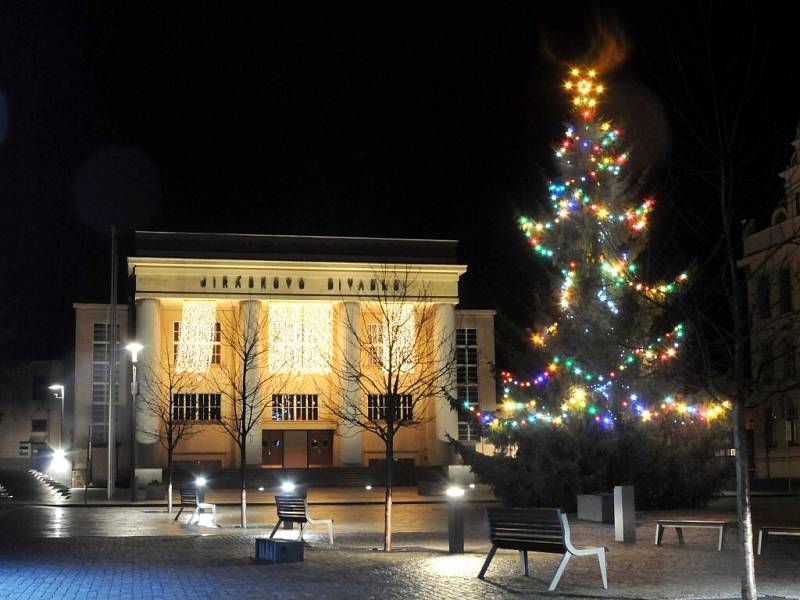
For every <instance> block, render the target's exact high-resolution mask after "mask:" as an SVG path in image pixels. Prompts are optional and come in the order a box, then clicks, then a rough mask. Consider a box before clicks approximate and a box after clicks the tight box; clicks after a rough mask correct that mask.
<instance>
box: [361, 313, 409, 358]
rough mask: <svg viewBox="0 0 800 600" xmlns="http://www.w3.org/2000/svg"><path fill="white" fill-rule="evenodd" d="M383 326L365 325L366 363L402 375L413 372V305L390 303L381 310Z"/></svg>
mask: <svg viewBox="0 0 800 600" xmlns="http://www.w3.org/2000/svg"><path fill="white" fill-rule="evenodd" d="M381 310H382V313H383V314H382V316H383V318H384V319H385V321H384V322H382V323H371V324H369V325H368V326H367V348H366V349H367V352H368V354H369V364H370V366H373V367H383V368H384V369H389V368H390V367H391V369H392V370H393V371H395V370H399V371H400V372H401V373H409V372H411V371H413V370H414V363H415V362H416V360H415V357H414V338H415V336H416V315H415V313H414V305H413V304H389V305H386V306H383V307H381Z"/></svg>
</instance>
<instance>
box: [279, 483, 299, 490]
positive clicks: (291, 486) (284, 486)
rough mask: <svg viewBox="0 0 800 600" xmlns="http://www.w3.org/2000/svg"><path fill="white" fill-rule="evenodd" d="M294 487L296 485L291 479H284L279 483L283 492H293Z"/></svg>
mask: <svg viewBox="0 0 800 600" xmlns="http://www.w3.org/2000/svg"><path fill="white" fill-rule="evenodd" d="M295 487H297V486H296V485H295V484H293V483H292V482H291V481H284V482H283V483H282V484H281V491H283V492H293V491H294V489H295Z"/></svg>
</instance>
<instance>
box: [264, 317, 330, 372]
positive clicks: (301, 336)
mask: <svg viewBox="0 0 800 600" xmlns="http://www.w3.org/2000/svg"><path fill="white" fill-rule="evenodd" d="M268 320H269V336H270V346H269V370H270V372H272V373H308V374H323V373H328V372H330V360H331V350H332V347H333V305H332V304H327V303H326V304H322V303H320V304H311V303H309V304H301V303H286V302H273V303H270V305H269V319H268Z"/></svg>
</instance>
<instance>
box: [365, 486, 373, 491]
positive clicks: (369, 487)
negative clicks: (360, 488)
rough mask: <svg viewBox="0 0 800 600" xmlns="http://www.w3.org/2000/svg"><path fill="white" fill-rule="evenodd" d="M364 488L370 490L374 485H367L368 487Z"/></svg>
mask: <svg viewBox="0 0 800 600" xmlns="http://www.w3.org/2000/svg"><path fill="white" fill-rule="evenodd" d="M364 489H365V490H367V491H369V490H371V489H372V486H371V485H368V486H367V487H365V488H364Z"/></svg>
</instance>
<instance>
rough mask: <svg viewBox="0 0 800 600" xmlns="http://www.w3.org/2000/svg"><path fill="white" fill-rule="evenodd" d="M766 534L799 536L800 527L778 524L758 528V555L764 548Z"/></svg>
mask: <svg viewBox="0 0 800 600" xmlns="http://www.w3.org/2000/svg"><path fill="white" fill-rule="evenodd" d="M768 535H785V536H793V537H795V536H797V537H800V527H789V526H788V525H787V526H780V525H765V526H763V527H760V528H759V530H758V555H759V556H761V550H763V548H764V542H765V541H766V537H767V536H768Z"/></svg>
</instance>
